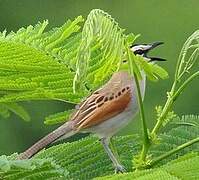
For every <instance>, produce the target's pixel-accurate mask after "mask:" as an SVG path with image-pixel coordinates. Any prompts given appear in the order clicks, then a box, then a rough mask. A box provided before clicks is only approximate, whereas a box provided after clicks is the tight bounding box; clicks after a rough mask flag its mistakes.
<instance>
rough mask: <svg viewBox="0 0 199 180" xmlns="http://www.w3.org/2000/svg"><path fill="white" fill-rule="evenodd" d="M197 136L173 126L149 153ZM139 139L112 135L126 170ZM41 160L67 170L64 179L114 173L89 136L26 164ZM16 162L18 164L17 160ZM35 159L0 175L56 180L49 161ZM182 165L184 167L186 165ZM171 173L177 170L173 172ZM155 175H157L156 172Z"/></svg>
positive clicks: (193, 148) (195, 131)
mask: <svg viewBox="0 0 199 180" xmlns="http://www.w3.org/2000/svg"><path fill="white" fill-rule="evenodd" d="M198 136H199V131H198V128H196V127H195V126H185V127H184V126H179V127H177V128H173V129H171V130H170V131H168V132H166V133H164V134H161V136H160V138H161V141H160V142H161V143H159V144H156V145H154V146H153V148H152V149H151V151H150V152H149V153H150V155H151V157H152V158H155V157H159V156H160V155H162V154H164V153H165V152H168V151H170V150H172V149H173V148H176V147H178V146H179V145H181V144H183V143H185V142H187V141H189V140H191V139H194V138H195V137H198ZM139 138H140V137H138V136H137V135H134V136H132V135H131V136H122V137H115V138H113V141H114V145H115V148H116V150H117V151H118V154H119V157H120V160H121V163H122V164H123V165H124V166H125V167H126V169H127V171H128V172H131V171H132V167H134V164H132V159H133V158H134V157H135V155H137V153H138V152H139V151H140V148H141V143H140V140H139ZM198 149H199V144H194V145H192V146H189V147H187V148H185V149H182V150H181V151H180V152H178V154H173V155H172V156H170V157H168V158H167V159H164V160H163V161H161V162H159V163H158V164H157V165H156V167H155V168H153V169H152V170H150V171H153V170H155V169H156V168H161V167H165V166H166V164H167V163H168V162H170V161H171V160H174V159H176V158H177V157H180V156H183V155H185V154H187V153H189V152H198ZM49 157H50V158H52V161H51V160H49ZM194 157H195V156H194ZM6 158H8V157H6ZM46 159H47V160H46ZM12 160H15V158H14V157H13V158H12ZM45 160H46V161H47V162H49V161H50V162H54V163H55V164H56V165H57V166H58V167H59V168H58V169H60V168H61V171H62V172H63V171H64V170H67V172H68V174H67V175H66V176H64V178H65V179H93V178H94V177H99V176H107V175H113V174H114V167H113V166H112V163H111V160H110V159H109V158H108V156H107V154H106V153H105V152H104V149H103V148H102V145H101V144H100V143H99V141H98V139H97V138H94V137H90V136H89V137H86V138H84V139H81V140H79V141H75V142H72V143H64V144H60V145H56V146H52V147H50V148H48V149H46V150H43V151H41V152H39V153H38V154H37V155H35V157H33V158H32V159H31V160H30V163H31V162H32V161H36V162H37V161H39V162H40V161H45ZM3 162H4V161H3ZM18 162H19V163H20V161H18ZM36 162H32V165H35V169H34V170H25V169H24V168H23V164H22V165H21V166H22V167H19V166H20V165H19V164H18V165H17V166H18V168H17V170H13V165H11V166H10V167H11V169H10V170H8V171H7V172H5V171H0V177H1V176H3V177H4V178H5V179H6V178H7V179H8V178H9V177H12V178H13V179H14V178H16V177H17V178H16V179H20V178H22V177H24V178H29V177H31V178H30V179H36V178H38V176H39V177H40V178H42V179H47V178H49V177H50V176H51V175H52V177H53V179H60V177H59V174H58V173H57V169H55V168H54V166H53V167H52V165H50V164H49V163H47V165H45V166H44V165H42V166H40V165H38V163H37V164H35V163H36ZM176 162H177V161H176ZM181 162H182V161H181ZM22 163H24V162H22ZM177 163H178V162H177ZM4 164H5V163H4ZM8 164H9V165H10V161H8ZM11 164H12V163H11ZM162 165H165V166H162ZM182 165H183V163H182ZM3 166H5V165H2V167H3ZM184 166H186V164H185V165H184ZM176 167H177V166H176ZM0 169H1V166H0ZM179 169H180V168H179ZM161 170H162V169H161ZM143 172H145V171H143ZM179 172H180V171H179ZM175 173H177V171H176V172H175ZM182 174H183V173H182ZM56 175H57V177H56ZM62 176H63V175H62ZM183 176H184V175H183ZM157 177H160V176H159V175H158V176H157Z"/></svg>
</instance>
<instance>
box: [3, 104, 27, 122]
mask: <svg viewBox="0 0 199 180" xmlns="http://www.w3.org/2000/svg"><path fill="white" fill-rule="evenodd" d="M2 105H3V106H4V107H5V108H7V109H8V110H10V111H12V112H13V113H15V114H16V115H18V116H19V117H21V118H22V119H23V120H24V121H30V115H29V114H28V113H27V111H26V110H25V109H24V108H23V107H22V106H20V105H19V104H17V103H2Z"/></svg>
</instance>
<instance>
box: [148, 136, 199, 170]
mask: <svg viewBox="0 0 199 180" xmlns="http://www.w3.org/2000/svg"><path fill="white" fill-rule="evenodd" d="M198 142H199V137H197V138H195V139H192V140H190V141H188V142H186V143H184V144H181V145H180V146H178V147H176V148H175V149H172V150H170V151H168V152H167V153H165V154H163V155H161V156H159V157H157V158H156V159H154V160H153V161H152V162H151V164H150V165H149V166H150V167H152V166H154V165H156V164H157V163H158V162H160V161H161V160H163V159H165V158H167V157H169V156H171V155H173V154H175V153H177V152H178V151H180V150H182V149H184V148H186V147H189V146H191V145H193V144H195V143H198Z"/></svg>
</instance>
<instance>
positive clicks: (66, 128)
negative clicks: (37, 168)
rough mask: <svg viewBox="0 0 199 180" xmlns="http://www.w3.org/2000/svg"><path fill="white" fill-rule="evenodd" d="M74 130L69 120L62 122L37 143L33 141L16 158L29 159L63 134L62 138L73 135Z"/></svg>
mask: <svg viewBox="0 0 199 180" xmlns="http://www.w3.org/2000/svg"><path fill="white" fill-rule="evenodd" d="M75 133H76V132H75V131H73V129H72V127H71V121H70V122H67V123H65V124H63V125H62V126H60V127H59V128H57V129H56V130H54V131H53V132H51V133H49V134H48V135H46V136H45V137H44V138H42V139H41V140H39V141H38V142H37V143H35V144H34V145H33V146H31V147H30V148H29V149H27V150H26V151H25V152H23V153H21V154H19V156H18V158H17V159H29V158H31V157H32V156H33V155H35V154H36V153H37V152H39V151H40V150H41V149H43V148H44V147H46V146H47V145H49V144H51V143H53V142H55V141H56V140H58V139H60V138H61V137H63V136H64V138H67V137H70V136H72V135H74V134H75Z"/></svg>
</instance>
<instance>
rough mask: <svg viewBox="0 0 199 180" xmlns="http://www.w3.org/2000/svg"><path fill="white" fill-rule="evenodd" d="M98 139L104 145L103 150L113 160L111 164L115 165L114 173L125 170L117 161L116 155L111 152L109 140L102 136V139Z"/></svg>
mask: <svg viewBox="0 0 199 180" xmlns="http://www.w3.org/2000/svg"><path fill="white" fill-rule="evenodd" d="M100 141H101V143H102V145H103V147H104V150H105V151H106V153H107V154H108V156H109V158H110V159H111V161H112V162H113V165H114V167H115V173H119V172H121V173H123V172H125V168H124V167H123V166H122V165H121V164H120V163H119V161H118V159H117V158H116V156H115V155H114V154H113V152H112V151H111V149H110V147H109V142H110V140H109V138H102V139H100Z"/></svg>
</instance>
